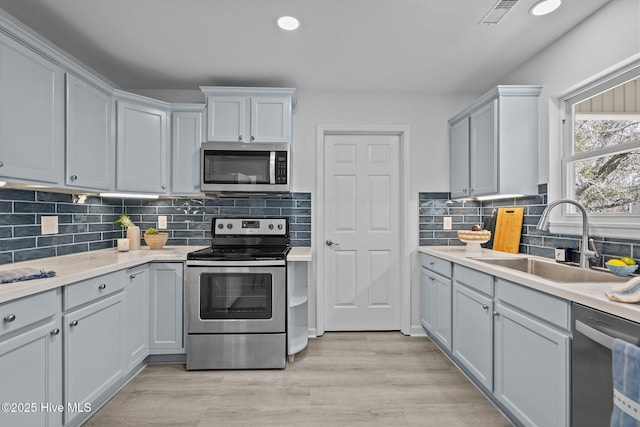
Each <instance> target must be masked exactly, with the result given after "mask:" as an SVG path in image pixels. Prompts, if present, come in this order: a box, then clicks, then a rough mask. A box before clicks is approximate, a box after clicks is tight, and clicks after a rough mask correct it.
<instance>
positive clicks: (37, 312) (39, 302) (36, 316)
mask: <svg viewBox="0 0 640 427" xmlns="http://www.w3.org/2000/svg"><path fill="white" fill-rule="evenodd" d="M59 292H60V291H59V290H58V289H51V290H50V291H46V292H41V293H39V294H35V295H30V296H28V297H25V298H20V299H18V300H14V301H10V302H7V303H5V304H2V305H0V322H1V325H2V326H1V327H0V338H1V337H2V335H3V334H6V333H9V332H12V331H15V330H18V329H20V328H22V327H25V326H28V325H30V324H32V323H35V322H38V321H40V320H43V319H46V318H48V317H51V316H53V315H55V314H57V313H59V312H60V297H59Z"/></svg>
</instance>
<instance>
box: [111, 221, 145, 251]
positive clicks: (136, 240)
mask: <svg viewBox="0 0 640 427" xmlns="http://www.w3.org/2000/svg"><path fill="white" fill-rule="evenodd" d="M114 223H115V224H116V225H119V226H120V227H121V228H122V236H123V237H124V230H125V229H126V230H127V239H129V249H131V250H135V249H140V227H138V226H137V225H135V224H134V223H133V221H131V218H129V217H128V216H127V215H124V214H123V215H120V216H119V217H118V219H116V220H115V221H114ZM118 247H120V245H118Z"/></svg>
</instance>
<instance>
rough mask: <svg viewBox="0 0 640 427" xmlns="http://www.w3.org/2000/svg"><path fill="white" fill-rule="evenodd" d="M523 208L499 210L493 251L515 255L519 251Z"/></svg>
mask: <svg viewBox="0 0 640 427" xmlns="http://www.w3.org/2000/svg"><path fill="white" fill-rule="evenodd" d="M523 216H524V208H500V209H498V219H497V220H496V231H495V234H494V236H493V249H494V250H496V251H502V252H510V253H513V254H517V253H518V252H519V250H520V235H521V234H522V218H523Z"/></svg>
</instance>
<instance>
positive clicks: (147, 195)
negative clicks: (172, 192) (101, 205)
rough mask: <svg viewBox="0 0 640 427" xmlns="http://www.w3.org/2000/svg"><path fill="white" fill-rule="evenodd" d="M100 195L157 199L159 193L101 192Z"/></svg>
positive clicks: (119, 197)
mask: <svg viewBox="0 0 640 427" xmlns="http://www.w3.org/2000/svg"><path fill="white" fill-rule="evenodd" d="M100 197H113V198H117V199H157V198H159V197H160V196H158V195H157V194H134V193H100Z"/></svg>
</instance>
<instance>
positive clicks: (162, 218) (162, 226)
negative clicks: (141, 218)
mask: <svg viewBox="0 0 640 427" xmlns="http://www.w3.org/2000/svg"><path fill="white" fill-rule="evenodd" d="M166 229H167V216H166V215H158V230H166Z"/></svg>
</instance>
